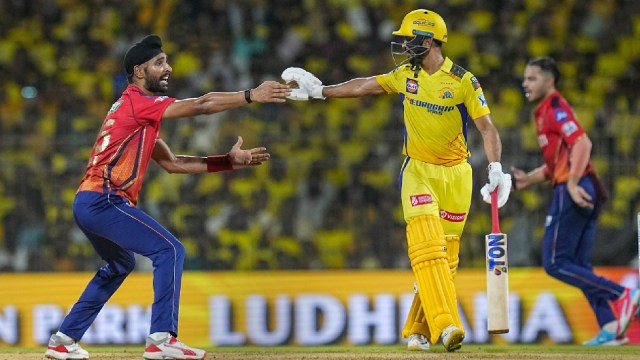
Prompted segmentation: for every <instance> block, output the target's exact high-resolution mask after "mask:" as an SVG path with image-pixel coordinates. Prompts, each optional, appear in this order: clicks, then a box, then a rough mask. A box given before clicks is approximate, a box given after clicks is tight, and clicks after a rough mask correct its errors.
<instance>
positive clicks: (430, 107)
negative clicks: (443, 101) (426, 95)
mask: <svg viewBox="0 0 640 360" xmlns="http://www.w3.org/2000/svg"><path fill="white" fill-rule="evenodd" d="M407 101H408V102H409V105H413V106H420V107H423V108H425V109H427V111H429V112H430V113H432V114H436V115H442V114H443V113H445V112H449V111H453V109H455V107H454V106H450V105H449V106H446V105H438V104H432V103H430V102H426V101H422V100H416V99H412V98H407Z"/></svg>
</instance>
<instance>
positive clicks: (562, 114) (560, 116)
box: [555, 109, 569, 122]
mask: <svg viewBox="0 0 640 360" xmlns="http://www.w3.org/2000/svg"><path fill="white" fill-rule="evenodd" d="M555 116H556V121H557V122H563V121H565V120H567V118H569V115H567V112H566V111H564V110H562V109H559V110H556V113H555Z"/></svg>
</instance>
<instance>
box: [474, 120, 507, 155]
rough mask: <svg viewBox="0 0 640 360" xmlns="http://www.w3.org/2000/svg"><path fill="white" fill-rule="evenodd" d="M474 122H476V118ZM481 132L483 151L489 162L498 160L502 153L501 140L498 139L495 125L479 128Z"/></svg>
mask: <svg viewBox="0 0 640 360" xmlns="http://www.w3.org/2000/svg"><path fill="white" fill-rule="evenodd" d="M476 124H478V122H477V120H476ZM480 134H482V141H483V144H484V152H485V154H486V155H487V160H488V161H489V163H492V162H500V158H501V155H502V142H501V141H500V135H498V130H497V129H496V128H495V126H493V125H492V126H486V127H483V128H481V129H480Z"/></svg>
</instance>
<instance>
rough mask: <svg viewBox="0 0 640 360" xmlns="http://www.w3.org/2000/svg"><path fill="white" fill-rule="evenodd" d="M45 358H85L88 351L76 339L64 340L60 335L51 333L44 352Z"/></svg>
mask: <svg viewBox="0 0 640 360" xmlns="http://www.w3.org/2000/svg"><path fill="white" fill-rule="evenodd" d="M44 358H45V359H57V360H71V359H75V360H80V359H82V360H87V359H89V352H88V351H87V350H85V349H83V348H82V347H80V345H78V342H77V341H74V340H69V341H66V340H64V339H63V338H62V337H61V336H59V335H56V334H53V335H51V337H50V338H49V346H48V347H47V351H46V352H45V353H44Z"/></svg>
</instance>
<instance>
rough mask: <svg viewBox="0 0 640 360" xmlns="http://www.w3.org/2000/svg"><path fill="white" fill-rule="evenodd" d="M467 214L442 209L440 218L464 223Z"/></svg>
mask: <svg viewBox="0 0 640 360" xmlns="http://www.w3.org/2000/svg"><path fill="white" fill-rule="evenodd" d="M466 216H467V213H452V212H448V211H447V210H443V209H440V217H441V218H442V219H445V220H447V221H450V222H463V221H464V218H465V217H466Z"/></svg>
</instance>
